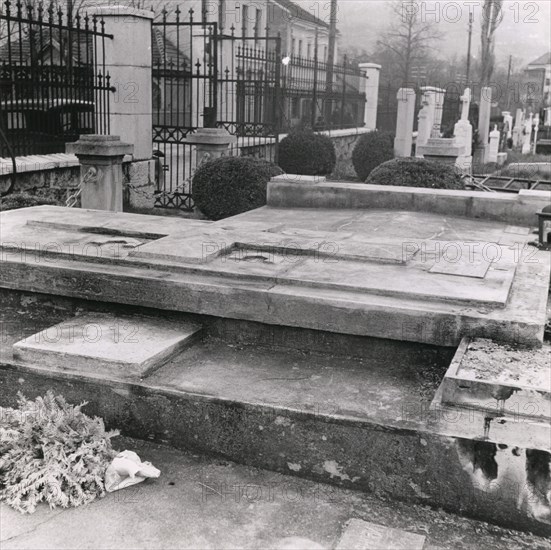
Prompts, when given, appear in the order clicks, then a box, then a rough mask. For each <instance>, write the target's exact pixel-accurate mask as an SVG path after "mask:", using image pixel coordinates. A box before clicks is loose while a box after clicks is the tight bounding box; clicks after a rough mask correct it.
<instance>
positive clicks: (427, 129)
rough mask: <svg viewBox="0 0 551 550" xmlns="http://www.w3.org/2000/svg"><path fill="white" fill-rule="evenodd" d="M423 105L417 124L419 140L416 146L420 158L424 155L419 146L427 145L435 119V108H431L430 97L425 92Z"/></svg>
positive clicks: (416, 154) (416, 153)
mask: <svg viewBox="0 0 551 550" xmlns="http://www.w3.org/2000/svg"><path fill="white" fill-rule="evenodd" d="M422 105H423V107H422V108H421V110H420V111H419V116H418V120H419V123H418V125H417V142H416V146H415V151H416V152H415V156H417V157H420V158H422V157H423V155H421V153H419V152H418V151H419V148H420V147H422V146H423V145H426V143H427V141H428V140H429V138H430V136H431V132H432V125H433V120H434V119H433V117H434V109H432V108H431V105H430V99H429V97H428V96H427V95H426V94H423V99H422Z"/></svg>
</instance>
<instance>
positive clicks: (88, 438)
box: [0, 391, 118, 513]
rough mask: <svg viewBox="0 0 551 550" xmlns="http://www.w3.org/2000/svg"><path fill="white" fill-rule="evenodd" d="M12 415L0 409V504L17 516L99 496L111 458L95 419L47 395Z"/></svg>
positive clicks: (21, 404) (23, 403) (25, 401)
mask: <svg viewBox="0 0 551 550" xmlns="http://www.w3.org/2000/svg"><path fill="white" fill-rule="evenodd" d="M18 403H19V407H18V408H17V409H11V408H0V500H2V501H5V502H6V504H8V505H9V506H11V507H12V508H14V509H15V510H18V511H19V512H22V513H33V512H34V511H35V509H36V506H37V505H38V504H39V503H40V502H43V501H45V502H47V503H48V504H49V505H50V508H55V507H56V506H61V507H62V508H67V507H69V506H80V505H82V504H87V503H89V502H92V501H93V500H94V499H95V498H96V497H98V496H103V495H104V494H105V489H104V474H105V469H106V468H107V466H108V465H109V463H110V462H111V460H112V459H113V457H114V455H115V453H114V451H113V450H112V449H111V441H110V439H111V438H112V437H113V436H116V435H118V433H117V432H106V431H105V426H104V424H103V420H102V419H101V418H97V417H95V418H90V417H88V416H86V415H85V414H84V413H82V412H81V409H82V407H84V405H86V403H82V404H81V405H78V406H73V405H69V404H68V403H67V402H66V401H65V400H64V399H63V397H61V396H54V394H53V393H52V392H51V391H49V392H48V393H47V394H46V395H45V396H44V397H38V398H37V399H36V400H34V401H30V400H28V399H26V398H25V397H24V396H23V395H21V394H19V399H18Z"/></svg>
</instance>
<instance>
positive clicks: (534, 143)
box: [532, 114, 540, 154]
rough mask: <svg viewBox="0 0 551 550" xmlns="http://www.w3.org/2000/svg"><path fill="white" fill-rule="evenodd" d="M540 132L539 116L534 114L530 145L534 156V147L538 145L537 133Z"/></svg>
mask: <svg viewBox="0 0 551 550" xmlns="http://www.w3.org/2000/svg"><path fill="white" fill-rule="evenodd" d="M539 130H540V115H539V114H536V116H535V117H534V141H533V143H532V152H533V153H534V154H536V147H537V145H538V132H539Z"/></svg>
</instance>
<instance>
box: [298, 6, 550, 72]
mask: <svg viewBox="0 0 551 550" xmlns="http://www.w3.org/2000/svg"><path fill="white" fill-rule="evenodd" d="M295 2H297V3H299V4H300V5H301V6H303V7H304V8H306V9H309V10H310V11H317V12H318V13H317V14H316V15H318V14H319V16H320V17H321V18H322V19H324V20H328V18H329V0H295ZM338 2H339V4H338V5H339V16H338V18H339V23H338V25H339V30H340V31H341V33H342V41H343V44H351V45H355V46H357V47H364V48H365V49H367V50H368V51H370V49H371V48H372V47H373V45H374V44H375V42H376V40H377V37H378V34H379V33H380V32H381V30H382V29H383V28H384V27H385V26H386V25H387V23H388V22H389V21H390V19H391V18H390V13H389V6H388V3H389V2H388V1H384V0H338ZM422 3H423V4H424V6H423V9H424V11H425V15H426V17H427V18H428V19H429V20H435V17H436V15H435V14H438V16H439V18H440V22H439V23H438V25H439V27H440V28H441V30H442V31H443V32H445V33H446V38H445V40H443V41H442V42H441V43H439V45H438V50H439V52H440V53H441V54H442V55H443V56H452V55H454V54H457V55H458V56H464V55H466V53H467V29H468V21H469V15H468V14H469V6H470V7H471V9H472V10H473V14H474V18H475V21H474V23H475V24H474V30H473V55H475V56H476V55H478V49H479V46H480V22H481V17H482V4H483V0H479V1H478V2H477V1H476V0H472V1H470V2H469V1H468V0H457V1H447V0H438V1H436V0H427V1H426V2H422ZM550 50H551V0H534V1H529V0H505V1H504V4H503V22H502V23H501V25H500V27H499V28H498V30H497V32H496V56H497V59H498V62H505V63H506V61H507V59H508V57H509V55H511V54H512V55H513V56H514V57H515V61H516V63H520V62H521V61H522V62H524V63H526V62H530V61H532V60H534V59H536V58H537V57H539V56H540V55H542V54H544V53H546V52H548V51H550Z"/></svg>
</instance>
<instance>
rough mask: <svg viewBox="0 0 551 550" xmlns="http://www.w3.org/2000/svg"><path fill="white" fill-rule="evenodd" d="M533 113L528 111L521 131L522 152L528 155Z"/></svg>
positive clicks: (530, 148) (530, 146) (530, 147)
mask: <svg viewBox="0 0 551 550" xmlns="http://www.w3.org/2000/svg"><path fill="white" fill-rule="evenodd" d="M533 119H534V115H533V114H532V113H530V116H529V117H528V118H527V119H526V120H525V121H524V130H523V132H522V154H523V155H529V154H530V151H531V150H532V145H531V144H532V122H533Z"/></svg>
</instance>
